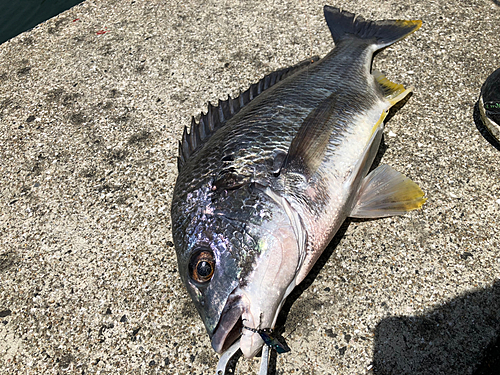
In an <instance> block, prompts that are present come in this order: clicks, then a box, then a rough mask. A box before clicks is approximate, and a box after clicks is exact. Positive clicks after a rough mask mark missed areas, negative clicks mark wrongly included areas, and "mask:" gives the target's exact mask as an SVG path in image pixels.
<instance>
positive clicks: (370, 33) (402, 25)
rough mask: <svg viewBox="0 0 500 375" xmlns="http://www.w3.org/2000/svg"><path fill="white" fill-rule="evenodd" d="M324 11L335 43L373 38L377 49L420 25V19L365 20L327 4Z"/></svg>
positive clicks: (409, 32)
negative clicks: (349, 39)
mask: <svg viewBox="0 0 500 375" xmlns="http://www.w3.org/2000/svg"><path fill="white" fill-rule="evenodd" d="M324 13H325V19H326V23H327V24H328V27H329V28H330V32H331V33H332V37H333V40H334V42H335V44H338V43H339V42H340V41H341V40H342V39H346V38H350V37H353V36H356V37H358V38H361V39H373V44H375V45H376V46H377V49H381V48H384V47H387V46H389V45H391V44H393V43H395V42H397V41H398V40H401V39H403V38H404V37H405V36H407V35H408V34H411V33H412V32H414V31H415V30H418V29H419V28H420V26H422V21H417V20H415V21H404V20H383V21H367V20H365V19H364V18H363V17H360V16H356V15H355V14H353V13H350V12H347V11H345V10H340V9H338V8H334V7H331V6H328V5H325V7H324Z"/></svg>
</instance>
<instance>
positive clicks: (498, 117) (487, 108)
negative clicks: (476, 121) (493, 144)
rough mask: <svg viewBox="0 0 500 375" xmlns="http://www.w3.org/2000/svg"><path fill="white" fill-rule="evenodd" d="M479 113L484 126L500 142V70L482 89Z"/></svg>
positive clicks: (490, 77)
mask: <svg viewBox="0 0 500 375" xmlns="http://www.w3.org/2000/svg"><path fill="white" fill-rule="evenodd" d="M479 112H480V115H481V121H482V122H483V124H484V126H485V127H486V128H487V129H488V131H489V132H490V134H491V135H492V136H493V137H494V138H495V139H496V140H497V141H499V142H500V68H499V69H497V70H495V71H494V72H493V73H492V74H491V75H490V76H489V77H488V78H487V79H486V81H485V82H484V84H483V87H482V88H481V97H480V98H479Z"/></svg>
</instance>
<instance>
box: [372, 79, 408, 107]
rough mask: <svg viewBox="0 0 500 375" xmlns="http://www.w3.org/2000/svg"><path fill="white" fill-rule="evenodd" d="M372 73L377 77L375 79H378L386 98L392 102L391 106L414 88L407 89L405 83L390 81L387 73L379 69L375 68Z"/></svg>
mask: <svg viewBox="0 0 500 375" xmlns="http://www.w3.org/2000/svg"><path fill="white" fill-rule="evenodd" d="M372 74H373V76H374V77H375V81H377V83H378V85H379V87H380V90H382V93H383V95H384V98H385V99H386V100H388V101H389V102H390V103H391V106H393V105H394V104H396V103H397V102H399V101H400V100H401V99H403V98H404V97H405V96H406V95H408V94H409V93H410V92H411V91H412V90H413V87H410V88H409V89H405V87H404V86H403V85H401V84H399V83H394V82H392V81H389V79H387V77H386V76H385V75H383V74H382V73H380V72H379V71H377V70H374V71H373V73H372Z"/></svg>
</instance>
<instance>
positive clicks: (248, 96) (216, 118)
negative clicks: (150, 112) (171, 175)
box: [177, 56, 319, 170]
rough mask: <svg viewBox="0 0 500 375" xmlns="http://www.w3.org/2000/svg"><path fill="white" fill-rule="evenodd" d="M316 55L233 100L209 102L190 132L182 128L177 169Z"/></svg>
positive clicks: (270, 77) (267, 78) (277, 73)
mask: <svg viewBox="0 0 500 375" xmlns="http://www.w3.org/2000/svg"><path fill="white" fill-rule="evenodd" d="M318 60H319V58H318V57H317V56H315V57H313V58H310V59H307V60H305V61H302V62H301V63H299V64H297V65H294V66H292V67H289V68H285V69H282V70H279V71H276V72H273V73H270V74H268V75H266V76H265V77H263V78H262V79H261V80H259V82H257V83H254V84H252V85H250V87H249V88H248V89H247V90H246V91H244V92H243V93H241V94H240V95H239V96H238V97H236V98H231V97H230V96H229V95H228V98H227V99H226V100H220V99H219V101H218V104H217V106H214V105H212V104H211V103H208V110H207V113H206V114H203V113H202V114H201V117H200V120H199V122H198V123H197V122H196V120H195V118H194V117H193V118H192V120H191V126H190V129H189V133H188V129H187V127H184V131H183V134H182V141H180V142H179V156H178V158H177V168H178V170H181V168H182V166H183V165H184V164H185V163H186V162H187V160H188V159H189V157H190V156H191V155H192V154H193V153H194V152H195V151H196V149H197V148H198V147H200V146H201V145H202V144H204V143H205V142H206V141H207V140H208V139H209V138H210V137H211V136H212V135H213V134H214V133H215V132H216V131H217V130H218V129H219V128H221V127H222V126H224V124H225V123H226V122H227V121H228V120H229V119H231V118H232V117H233V116H234V115H236V114H237V113H238V112H239V111H240V110H241V109H242V108H243V107H244V106H245V105H247V104H248V103H249V102H251V101H252V100H253V99H255V98H256V97H257V96H258V95H260V94H261V93H262V92H263V91H265V90H267V89H268V88H270V87H271V86H273V85H274V84H276V83H277V82H279V81H281V80H283V79H284V78H286V77H288V76H289V75H291V74H293V73H295V72H298V71H299V70H302V69H303V68H305V67H306V66H309V65H311V64H312V63H314V62H316V61H318Z"/></svg>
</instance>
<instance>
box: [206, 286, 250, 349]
mask: <svg viewBox="0 0 500 375" xmlns="http://www.w3.org/2000/svg"><path fill="white" fill-rule="evenodd" d="M244 311H245V303H244V302H243V299H242V296H241V295H240V294H234V292H233V293H232V294H231V295H230V296H229V298H228V300H227V302H226V305H225V306H224V309H223V310H222V314H221V317H220V319H219V323H218V324H217V327H215V330H214V332H213V335H212V348H213V349H214V350H215V351H216V352H217V353H219V354H220V353H223V352H224V351H226V350H227V349H228V348H229V347H230V346H231V345H232V344H233V343H234V342H235V341H236V340H237V339H238V338H239V337H240V336H241V330H242V327H243V319H242V315H243V313H244Z"/></svg>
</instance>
